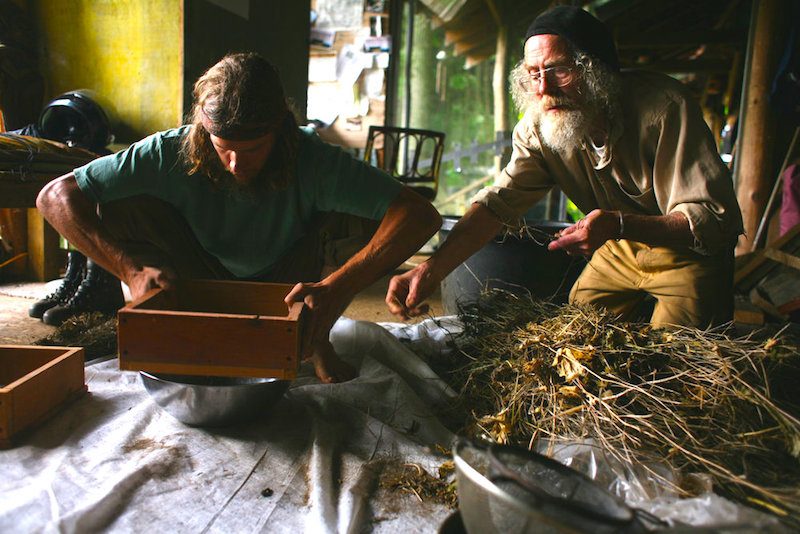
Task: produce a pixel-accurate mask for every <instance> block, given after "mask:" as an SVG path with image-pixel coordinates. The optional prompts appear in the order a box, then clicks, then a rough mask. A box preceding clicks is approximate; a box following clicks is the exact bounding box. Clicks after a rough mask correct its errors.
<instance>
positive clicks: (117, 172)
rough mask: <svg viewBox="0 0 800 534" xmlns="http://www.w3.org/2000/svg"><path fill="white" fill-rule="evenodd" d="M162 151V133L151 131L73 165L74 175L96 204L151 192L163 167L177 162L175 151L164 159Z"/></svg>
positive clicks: (158, 179) (162, 171) (166, 167)
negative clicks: (111, 151) (113, 151)
mask: <svg viewBox="0 0 800 534" xmlns="http://www.w3.org/2000/svg"><path fill="white" fill-rule="evenodd" d="M170 141H175V140H172V139H171V140H170ZM165 152H166V151H165V150H163V140H162V138H161V134H154V135H151V136H149V137H146V138H144V139H142V140H141V141H139V142H137V143H134V144H133V145H131V146H130V147H128V148H127V149H125V150H122V151H120V152H117V153H116V154H111V155H108V156H104V157H102V158H99V159H96V160H94V161H92V162H90V163H89V164H87V165H84V166H83V167H79V168H77V169H75V171H74V173H75V179H76V180H77V182H78V187H80V189H81V191H83V192H84V193H85V194H86V195H87V196H88V197H89V198H90V199H91V200H92V201H93V202H95V203H99V204H101V203H104V202H110V201H112V200H118V199H120V198H126V197H131V196H135V195H142V194H147V193H150V194H154V193H155V192H156V191H157V190H158V189H159V182H160V180H161V178H162V176H163V173H164V170H165V169H169V168H171V167H172V166H173V165H175V164H176V163H177V162H176V156H177V151H173V152H175V153H174V154H173V157H172V158H171V160H170V161H165ZM166 159H169V158H166Z"/></svg>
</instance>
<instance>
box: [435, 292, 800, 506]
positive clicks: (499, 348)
mask: <svg viewBox="0 0 800 534" xmlns="http://www.w3.org/2000/svg"><path fill="white" fill-rule="evenodd" d="M461 319H462V321H463V323H464V327H465V331H464V335H463V336H461V338H460V340H459V342H458V346H459V349H460V350H459V351H457V352H456V353H454V354H453V355H452V356H450V357H449V358H451V359H450V360H449V361H439V362H437V363H436V366H437V367H439V366H443V367H446V368H449V372H448V373H443V374H444V375H445V376H446V379H447V380H448V381H449V382H450V383H451V385H452V386H453V387H454V388H456V389H457V390H458V391H460V392H461V393H462V396H461V402H462V403H463V406H462V407H463V408H464V409H465V411H466V412H467V413H468V414H469V416H468V417H467V421H466V432H467V433H468V434H471V435H479V436H483V437H488V438H490V439H492V440H495V441H497V442H500V443H513V444H517V445H522V446H527V447H533V446H534V445H535V444H536V443H537V440H539V439H543V438H544V439H547V440H548V442H550V443H554V444H558V443H564V442H575V441H577V440H584V439H592V440H594V441H595V442H596V443H598V444H599V445H600V446H601V447H602V449H603V450H604V451H605V452H606V454H609V455H610V456H611V457H612V458H615V459H616V460H618V461H620V462H622V463H623V465H629V466H638V467H639V468H641V467H643V466H646V465H647V464H648V463H650V462H652V461H654V460H655V461H658V462H660V463H662V464H663V463H666V464H667V465H668V466H669V467H672V468H674V469H676V470H678V471H679V472H681V473H684V474H686V473H707V474H709V475H710V476H711V477H712V480H713V482H714V484H715V489H716V490H717V491H719V492H721V493H723V494H726V495H728V496H730V497H732V498H734V499H737V500H741V501H743V502H746V503H749V504H753V505H757V506H760V507H761V508H763V509H767V510H769V511H771V512H773V513H775V514H778V515H781V516H790V517H792V518H794V519H795V520H796V518H797V517H800V420H798V418H797V414H798V413H800V410H798V404H797V398H798V394H800V393H799V392H800V388H798V384H800V355H798V348H797V345H796V344H795V343H794V342H793V341H791V340H789V339H787V338H786V336H785V335H780V333H779V335H775V336H773V337H769V338H767V339H757V338H756V337H738V338H731V337H728V336H727V335H726V334H725V333H724V332H722V331H702V330H697V329H693V328H684V327H680V328H674V329H669V330H668V329H653V328H651V327H650V326H649V325H645V324H630V323H621V322H618V321H615V320H614V318H613V317H611V316H610V315H609V314H607V313H604V312H601V311H598V310H596V309H594V308H590V307H579V306H570V305H567V306H556V305H553V304H549V303H545V302H537V301H533V300H531V299H527V298H520V297H517V296H514V295H512V294H509V293H505V292H501V291H493V292H489V293H486V294H485V295H483V296H482V297H481V298H480V299H479V300H478V301H477V302H476V303H474V304H472V305H470V306H468V307H465V308H463V309H462V312H461ZM651 475H652V476H653V477H655V478H656V479H659V478H661V475H660V474H659V473H657V472H652V473H651ZM662 480H663V479H662ZM663 481H664V483H669V482H668V481H666V480H663ZM675 489H677V490H678V491H682V492H684V494H687V493H688V490H687V489H685V488H675Z"/></svg>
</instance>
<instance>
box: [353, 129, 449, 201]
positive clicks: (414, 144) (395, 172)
mask: <svg viewBox="0 0 800 534" xmlns="http://www.w3.org/2000/svg"><path fill="white" fill-rule="evenodd" d="M444 135H445V134H444V132H437V131H433V130H420V129H416V128H398V127H394V126H370V127H369V134H368V135H367V146H366V147H365V149H364V160H365V161H366V162H367V163H369V164H371V165H374V166H376V167H378V168H380V169H383V170H384V171H386V172H388V173H389V174H391V175H392V176H394V177H395V178H396V179H397V180H399V181H401V182H403V183H405V184H408V185H409V186H410V187H411V188H412V189H414V190H415V191H417V192H418V193H420V194H422V195H423V196H424V197H426V198H427V199H428V200H433V199H434V198H435V197H436V192H437V191H438V188H439V168H440V165H441V162H442V152H443V151H444Z"/></svg>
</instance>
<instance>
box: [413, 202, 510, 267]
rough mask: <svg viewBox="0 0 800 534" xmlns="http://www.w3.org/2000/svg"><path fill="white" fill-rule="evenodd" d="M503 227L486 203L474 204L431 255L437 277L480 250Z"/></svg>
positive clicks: (431, 262) (429, 260)
mask: <svg viewBox="0 0 800 534" xmlns="http://www.w3.org/2000/svg"><path fill="white" fill-rule="evenodd" d="M502 228H503V223H502V221H500V219H499V218H498V217H497V216H496V215H495V214H494V212H492V211H491V210H490V209H489V208H487V207H486V206H484V205H483V204H473V205H472V206H471V207H470V208H469V210H467V212H466V213H465V214H464V216H463V217H461V219H460V220H459V221H458V223H456V225H455V226H454V227H453V229H452V230H451V231H450V233H449V234H448V236H447V240H446V241H445V242H444V244H442V245H441V246H440V247H439V250H437V251H436V253H435V254H434V255H433V256H431V257H430V258H429V259H428V261H427V263H428V267H429V269H430V271H431V273H432V274H433V276H435V277H436V278H437V279H438V280H442V279H444V277H445V276H447V275H448V274H449V273H450V272H451V271H452V270H453V269H455V268H456V267H458V266H459V265H461V264H462V263H464V262H465V261H466V260H467V259H468V258H469V257H470V256H472V255H473V254H475V253H476V252H478V251H479V250H480V249H481V248H483V246H484V245H485V244H486V243H488V242H489V241H490V240H491V239H492V238H493V237H495V236H497V234H498V233H499V232H500V230H501V229H502Z"/></svg>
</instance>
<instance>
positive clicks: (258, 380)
mask: <svg viewBox="0 0 800 534" xmlns="http://www.w3.org/2000/svg"><path fill="white" fill-rule="evenodd" d="M139 376H141V377H143V378H147V379H148V380H153V381H154V382H160V383H162V384H171V385H175V386H184V387H203V388H228V387H247V386H261V385H264V384H276V385H277V384H280V383H281V382H287V383H288V382H289V380H282V379H280V378H258V377H234V376H223V377H218V376H213V377H209V376H201V375H174V374H170V373H166V374H165V375H163V376H169V377H173V378H174V377H180V376H188V377H192V378H197V379H203V378H224V379H230V380H236V379H242V378H245V379H247V380H253V382H245V383H242V384H232V383H231V384H192V383H191V382H178V381H176V380H170V379H169V378H164V377H163V376H158V375H154V374H153V373H149V372H147V371H139Z"/></svg>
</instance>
